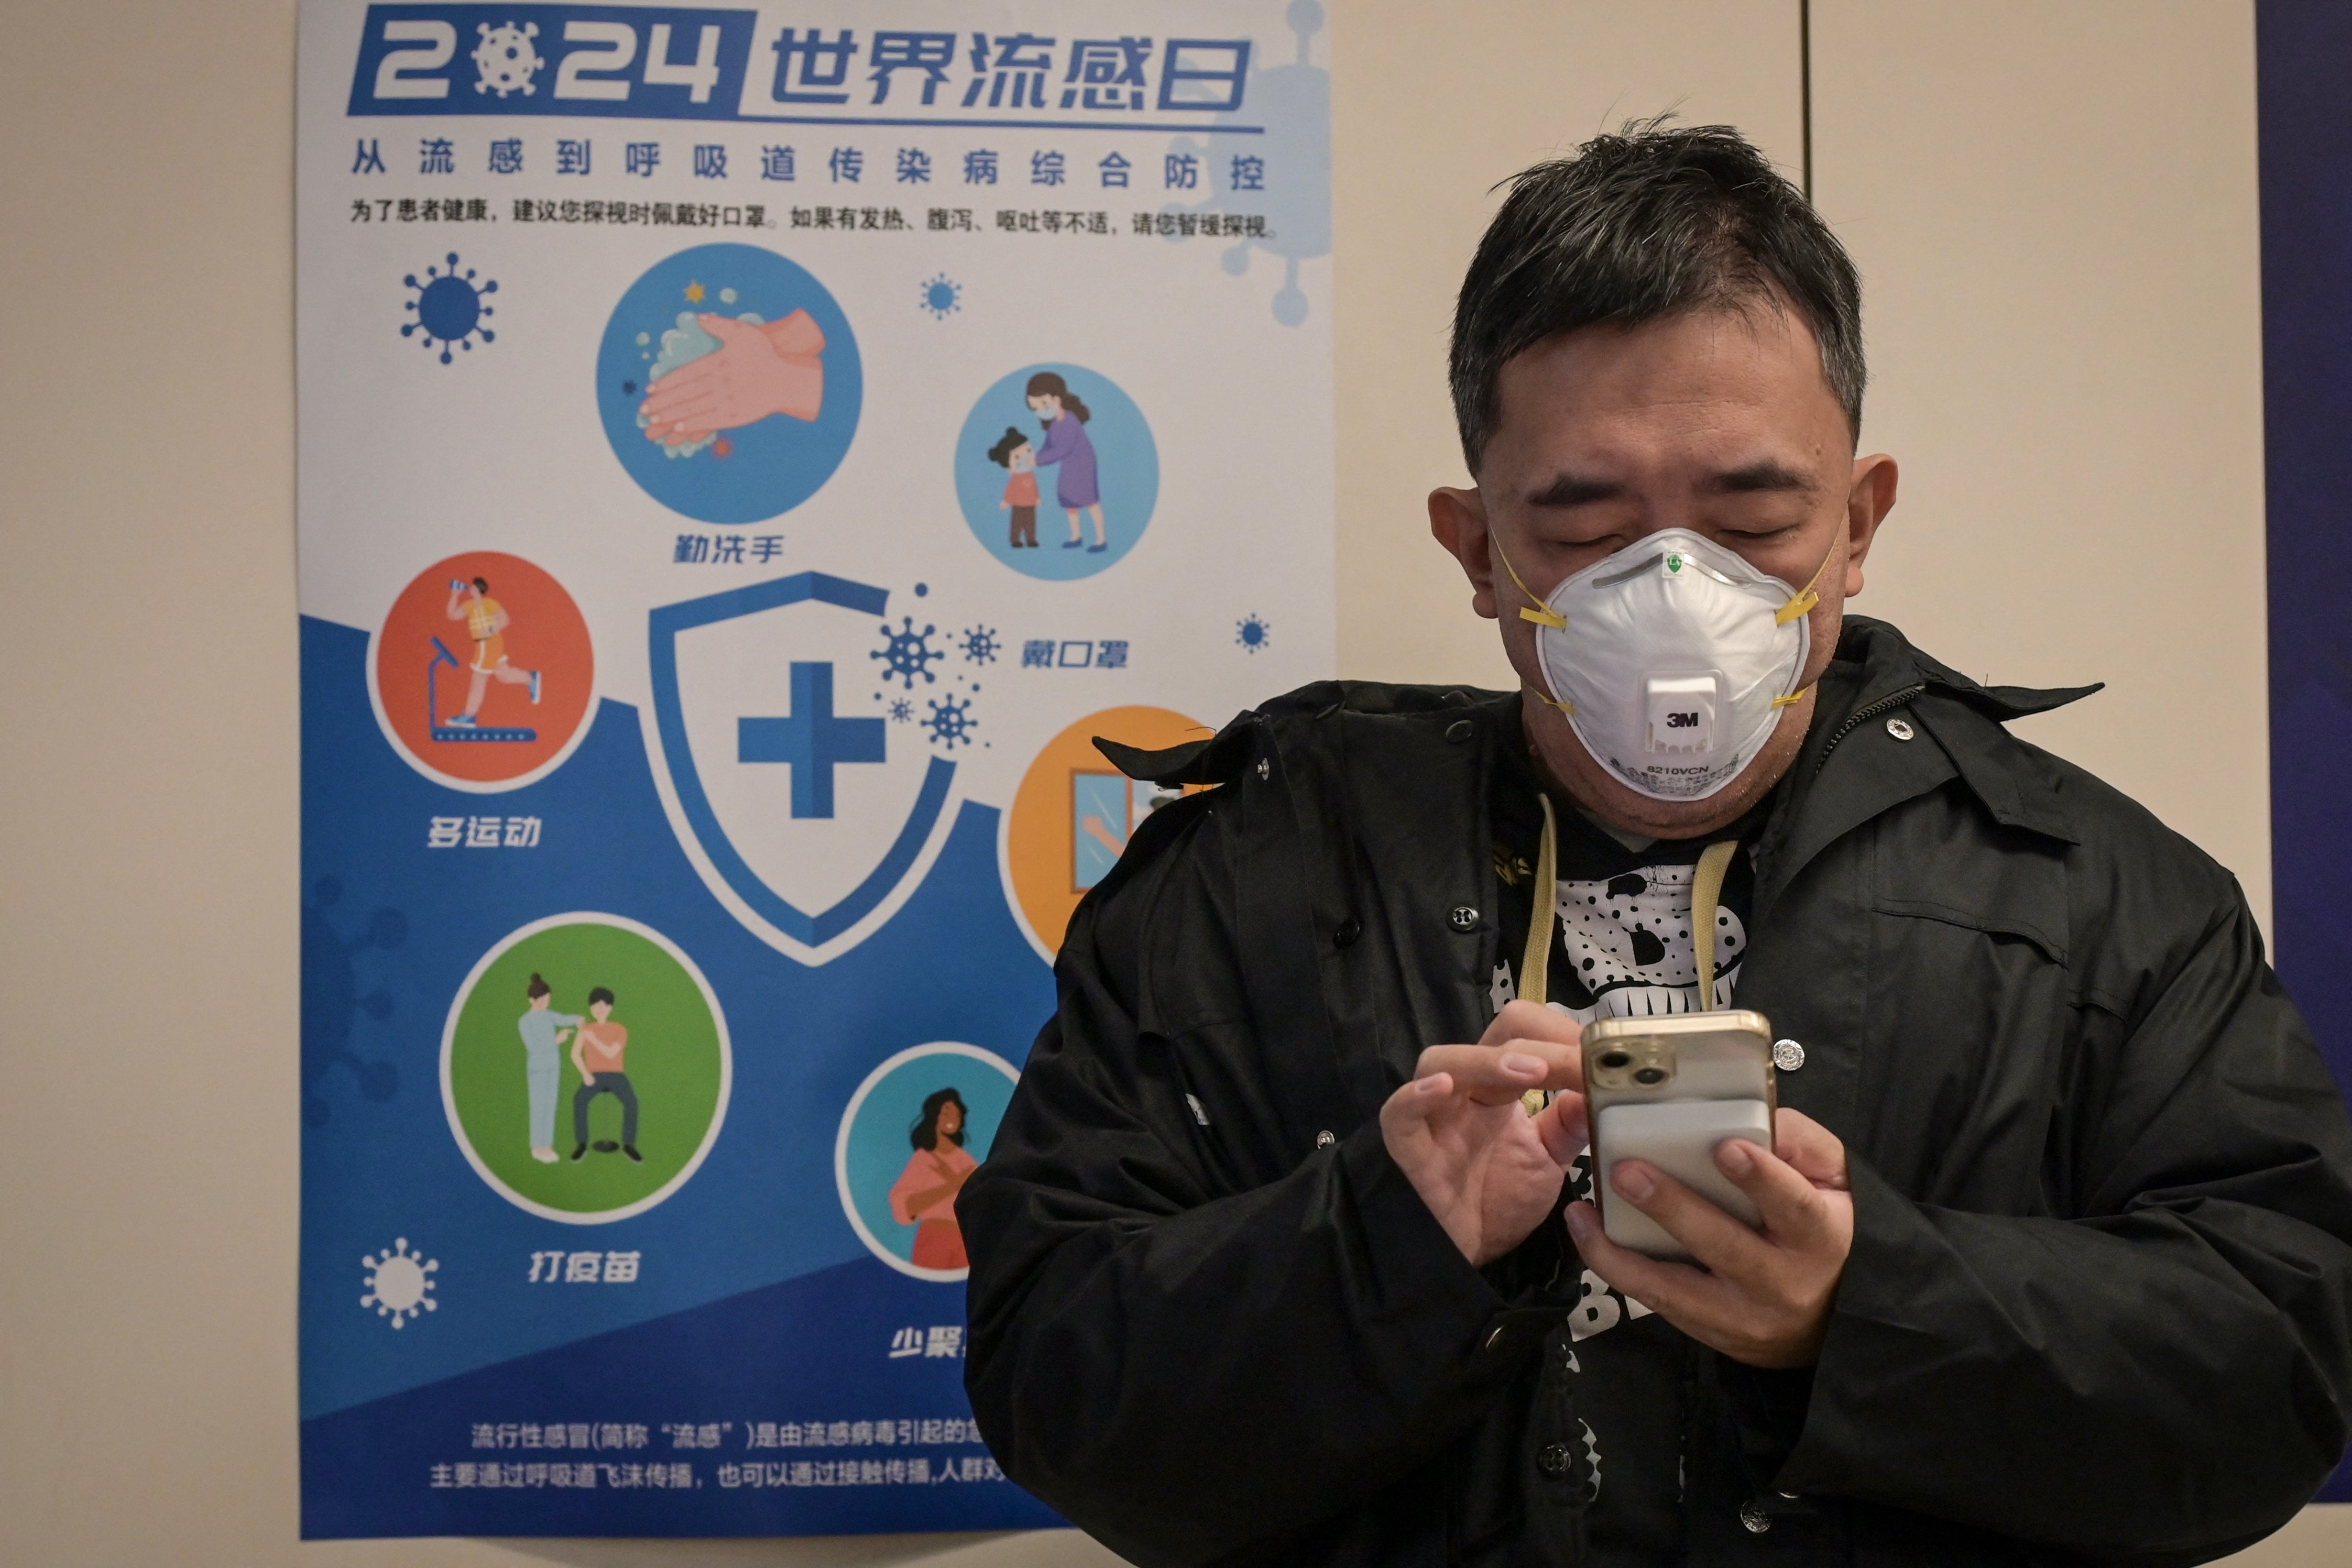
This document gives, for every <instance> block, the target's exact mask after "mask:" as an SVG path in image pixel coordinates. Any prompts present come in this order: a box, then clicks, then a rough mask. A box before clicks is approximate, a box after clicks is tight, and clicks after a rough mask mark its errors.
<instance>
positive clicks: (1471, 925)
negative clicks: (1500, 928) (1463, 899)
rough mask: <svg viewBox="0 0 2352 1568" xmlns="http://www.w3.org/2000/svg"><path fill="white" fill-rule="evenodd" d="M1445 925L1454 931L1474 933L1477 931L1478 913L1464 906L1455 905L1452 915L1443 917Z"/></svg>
mask: <svg viewBox="0 0 2352 1568" xmlns="http://www.w3.org/2000/svg"><path fill="white" fill-rule="evenodd" d="M1445 924H1447V925H1451V926H1453V927H1454V929H1455V930H1456V931H1475V930H1477V929H1478V912H1477V911H1476V910H1475V909H1473V908H1471V907H1470V906H1469V905H1468V904H1455V905H1454V913H1453V914H1451V915H1447V916H1446V917H1445Z"/></svg>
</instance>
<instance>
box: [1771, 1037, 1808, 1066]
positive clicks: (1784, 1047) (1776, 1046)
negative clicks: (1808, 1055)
mask: <svg viewBox="0 0 2352 1568" xmlns="http://www.w3.org/2000/svg"><path fill="white" fill-rule="evenodd" d="M1804 1064H1805V1048H1804V1047H1803V1046H1801V1045H1799V1044H1798V1043H1797V1042H1796V1041H1795V1040H1774V1041H1773V1042H1772V1065H1773V1066H1775V1067H1777V1068H1779V1069H1780V1071H1783V1072H1794V1071H1797V1069H1799V1068H1800V1067H1802V1066H1803V1065H1804Z"/></svg>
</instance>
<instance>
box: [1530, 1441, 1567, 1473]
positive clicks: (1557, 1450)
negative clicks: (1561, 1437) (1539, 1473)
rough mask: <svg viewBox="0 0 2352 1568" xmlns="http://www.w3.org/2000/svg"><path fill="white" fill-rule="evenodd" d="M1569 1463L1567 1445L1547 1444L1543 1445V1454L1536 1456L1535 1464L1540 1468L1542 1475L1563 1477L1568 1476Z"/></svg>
mask: <svg viewBox="0 0 2352 1568" xmlns="http://www.w3.org/2000/svg"><path fill="white" fill-rule="evenodd" d="M1570 1462H1571V1461H1570V1455H1569V1451H1568V1445H1567V1444H1566V1443H1547V1444H1545V1445H1544V1449H1543V1452H1541V1453H1539V1454H1538V1455H1537V1456H1536V1463H1537V1464H1538V1466H1540V1467H1541V1468H1542V1469H1543V1473H1544V1474H1546V1475H1548V1476H1564V1475H1566V1474H1568V1467H1569V1465H1570Z"/></svg>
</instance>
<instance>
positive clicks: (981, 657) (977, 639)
mask: <svg viewBox="0 0 2352 1568" xmlns="http://www.w3.org/2000/svg"><path fill="white" fill-rule="evenodd" d="M1001 647H1003V643H999V642H998V641H997V640H996V629H995V628H994V627H992V626H968V627H966V628H965V629H964V633H963V658H964V663H965V664H994V663H996V650H997V649H999V648H1001Z"/></svg>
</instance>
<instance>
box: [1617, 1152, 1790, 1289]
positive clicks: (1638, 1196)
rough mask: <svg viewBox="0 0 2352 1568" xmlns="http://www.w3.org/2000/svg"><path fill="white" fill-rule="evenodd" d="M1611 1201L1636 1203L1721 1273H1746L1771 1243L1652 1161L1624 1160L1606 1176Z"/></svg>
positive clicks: (1762, 1259)
mask: <svg viewBox="0 0 2352 1568" xmlns="http://www.w3.org/2000/svg"><path fill="white" fill-rule="evenodd" d="M1606 1179H1607V1180H1608V1183H1609V1201H1611V1202H1617V1203H1631V1204H1632V1205H1633V1207H1636V1208H1638V1209H1640V1210H1641V1211H1642V1212H1643V1214H1646V1215H1648V1216H1649V1217H1650V1218H1652V1219H1654V1220H1656V1221H1657V1222H1658V1224H1659V1225H1660V1226H1661V1227H1663V1228H1664V1230H1665V1232H1666V1234H1667V1235H1669V1236H1671V1237H1673V1238H1674V1239H1675V1240H1677V1241H1679V1242H1681V1243H1682V1244H1683V1245H1684V1246H1685V1247H1687V1248H1689V1249H1690V1251H1691V1256H1692V1257H1694V1258H1696V1259H1697V1260H1699V1262H1701V1263H1702V1264H1704V1265H1706V1267H1707V1268H1708V1269H1710V1270H1714V1271H1715V1272H1716V1273H1717V1274H1731V1275H1747V1274H1748V1273H1751V1272H1753V1271H1755V1270H1758V1269H1759V1268H1760V1267H1761V1266H1762V1265H1763V1264H1764V1263H1765V1262H1766V1261H1767V1254H1768V1253H1769V1250H1770V1243H1769V1242H1767V1241H1766V1240H1765V1239H1763V1238H1762V1237H1761V1236H1759V1235H1758V1234H1757V1233H1756V1232H1755V1230H1753V1229H1752V1228H1749V1227H1748V1226H1746V1225H1743V1224H1741V1223H1740V1222H1739V1221H1738V1220H1737V1219H1734V1218H1732V1217H1731V1216H1730V1215H1728V1214H1726V1213H1725V1212H1724V1211H1723V1210H1722V1209H1720V1208H1718V1207H1716V1206H1715V1205H1714V1204H1712V1203H1709V1202H1708V1201H1707V1200H1706V1198H1704V1197H1700V1196H1699V1195H1698V1194H1697V1193H1695V1192H1693V1191H1692V1190H1691V1189H1690V1188H1689V1187H1687V1186H1684V1185H1683V1184H1682V1183H1681V1182H1679V1181H1676V1180H1675V1178H1674V1177H1673V1176H1668V1175H1667V1174H1666V1173H1665V1172H1664V1171H1662V1170H1660V1169H1659V1168H1658V1167H1657V1166H1654V1165H1652V1164H1650V1162H1649V1161H1647V1160H1631V1159H1629V1160H1619V1161H1617V1162H1616V1163H1615V1164H1613V1165H1612V1166H1610V1167H1609V1169H1608V1171H1607V1173H1606Z"/></svg>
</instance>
